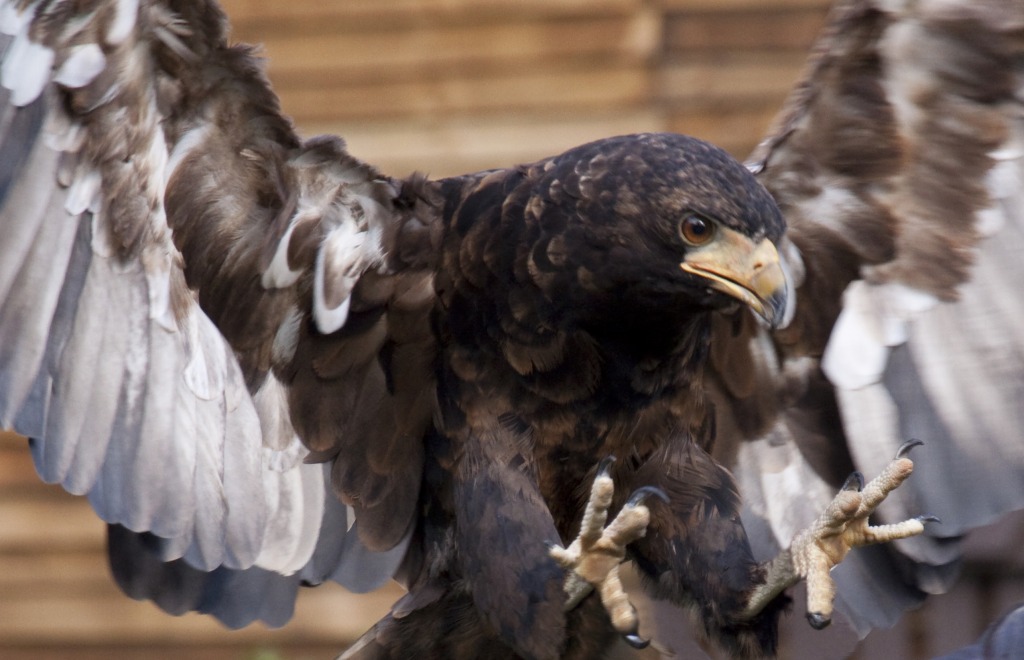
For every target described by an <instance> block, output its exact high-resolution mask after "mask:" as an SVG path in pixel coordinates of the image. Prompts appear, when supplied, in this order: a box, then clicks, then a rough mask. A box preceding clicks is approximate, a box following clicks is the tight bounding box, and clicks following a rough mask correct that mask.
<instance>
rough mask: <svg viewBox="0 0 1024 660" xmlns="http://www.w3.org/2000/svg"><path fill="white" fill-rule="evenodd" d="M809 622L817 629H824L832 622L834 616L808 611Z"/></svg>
mask: <svg viewBox="0 0 1024 660" xmlns="http://www.w3.org/2000/svg"><path fill="white" fill-rule="evenodd" d="M807 622H808V623H809V624H811V627H812V628H814V629H815V630H824V629H825V628H828V627H829V626H830V625H831V624H832V617H830V616H825V615H824V614H819V613H818V612H808V613H807Z"/></svg>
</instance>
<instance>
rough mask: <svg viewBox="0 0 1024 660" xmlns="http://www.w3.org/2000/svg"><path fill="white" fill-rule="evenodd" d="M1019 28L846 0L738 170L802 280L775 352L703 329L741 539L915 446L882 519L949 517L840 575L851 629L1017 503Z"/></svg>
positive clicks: (987, 17)
mask: <svg viewBox="0 0 1024 660" xmlns="http://www.w3.org/2000/svg"><path fill="white" fill-rule="evenodd" d="M1022 36H1024V8H1022V7H1021V6H1020V4H1019V3H1011V2H1005V1H1000V0H992V1H987V2H970V3H968V2H941V3H939V2H936V3H909V2H908V3H903V2H872V1H870V0H848V1H846V2H841V3H840V4H839V5H838V6H837V7H836V9H835V10H834V12H833V15H832V17H831V19H830V22H829V25H828V27H827V28H826V30H825V33H824V34H823V36H822V38H821V40H820V42H819V44H818V45H817V47H816V49H815V55H814V57H813V58H812V60H811V62H810V63H809V65H808V68H807V71H806V73H805V76H804V78H803V80H802V82H801V83H799V84H798V86H797V87H796V89H795V90H794V92H793V94H792V96H791V98H790V101H789V102H788V104H787V106H786V107H785V108H784V110H783V112H782V114H781V115H780V117H779V119H778V121H777V122H776V126H775V128H774V129H773V131H772V133H771V134H770V135H769V137H768V138H767V139H766V140H765V141H764V142H763V143H762V145H761V146H760V147H759V148H758V150H757V151H756V152H755V154H754V155H753V156H752V159H751V164H750V167H751V168H752V169H753V170H754V171H755V172H757V173H758V176H759V178H760V180H761V181H762V182H763V183H764V184H765V186H766V187H768V189H769V190H770V191H771V192H772V194H773V195H774V196H775V198H776V200H777V201H778V203H779V205H780V208H782V210H783V212H784V213H785V214H786V216H787V221H788V223H789V232H788V238H789V240H790V241H791V242H792V244H793V246H794V247H795V251H796V253H797V256H796V259H795V261H794V268H793V270H794V271H795V272H796V273H797V276H798V279H799V288H798V291H797V309H796V314H795V317H794V319H793V321H792V323H790V325H789V326H788V327H787V328H785V329H783V330H780V331H777V332H776V333H775V334H774V335H773V336H772V337H771V339H770V340H767V339H766V332H765V331H764V330H763V329H759V328H756V327H755V326H753V325H752V324H748V325H749V326H750V328H749V329H748V330H746V331H744V332H740V333H732V334H731V335H728V333H727V332H725V331H724V330H717V331H716V341H718V340H719V338H721V339H722V341H723V345H721V346H719V349H720V350H719V351H717V353H721V354H725V353H730V352H732V351H736V352H735V353H734V354H733V355H731V357H730V359H729V360H724V359H721V358H717V359H716V357H715V355H713V356H712V365H711V374H710V376H711V382H712V383H713V385H714V390H715V394H714V396H715V399H716V402H717V405H716V410H717V411H718V415H717V417H718V420H719V429H720V430H719V445H718V446H717V447H716V451H717V452H718V454H719V455H720V456H721V457H722V458H723V459H725V460H726V461H727V462H729V464H731V465H734V467H735V469H736V473H737V476H738V477H739V479H740V481H741V484H742V489H743V492H744V496H745V500H746V505H745V506H746V509H745V512H744V516H745V520H746V525H747V527H748V528H749V529H751V530H753V531H754V533H753V536H754V543H755V545H760V546H761V551H760V552H761V553H762V554H765V553H769V552H771V551H772V550H774V549H777V548H778V547H780V546H784V545H787V544H788V543H789V541H790V539H791V538H792V534H793V533H794V532H795V531H796V530H797V529H799V528H801V527H802V526H804V525H806V524H807V523H809V522H810V521H811V520H812V519H813V517H814V516H815V515H816V512H817V511H820V509H821V507H822V506H824V505H825V503H827V501H828V500H829V498H830V497H831V493H832V492H834V489H835V488H836V487H837V486H838V485H839V483H840V482H841V480H842V479H843V478H844V477H845V476H846V474H847V473H848V472H849V471H850V470H852V469H859V470H862V471H863V472H864V473H866V474H875V473H877V472H878V471H879V470H880V469H881V467H882V466H883V465H884V464H885V463H886V462H888V461H889V459H890V458H891V456H892V455H893V453H894V452H895V450H896V448H897V447H898V446H899V445H900V444H901V443H902V442H904V441H905V440H907V439H909V438H921V439H923V440H925V442H926V448H925V449H924V450H922V451H920V454H919V455H918V456H917V459H918V460H917V468H916V471H917V473H918V474H915V476H914V478H913V479H911V480H909V481H908V482H907V483H906V487H905V488H901V489H900V490H899V491H897V492H896V493H894V496H893V497H891V498H890V501H887V502H886V503H885V505H884V506H883V508H882V509H881V510H880V511H879V514H880V518H881V519H882V520H885V521H895V520H899V519H903V518H907V517H912V516H916V515H924V514H933V515H937V516H938V517H940V518H941V519H942V520H943V522H944V524H943V525H942V526H936V527H934V528H932V527H930V528H929V530H928V532H929V535H928V536H925V537H919V538H915V539H907V540H905V541H901V542H899V543H898V544H897V548H898V550H897V551H894V550H893V549H890V548H885V549H874V550H872V551H870V552H863V553H860V554H859V556H858V557H856V558H853V559H854V560H853V561H852V562H848V563H845V564H844V565H843V566H841V567H839V568H838V569H837V570H836V572H835V573H836V578H837V581H838V582H839V583H840V587H839V594H840V596H839V598H840V600H841V601H844V602H843V603H841V605H842V608H843V609H845V611H846V613H847V614H848V615H849V617H850V619H851V622H852V623H853V625H854V627H855V628H856V629H857V630H858V631H859V632H860V633H861V634H866V632H867V630H869V629H870V628H871V627H875V626H881V625H891V623H892V622H893V621H894V620H895V618H896V617H897V616H898V615H899V613H900V612H901V611H902V610H903V609H905V608H907V607H909V606H912V605H913V604H915V603H917V602H919V601H920V599H921V598H923V596H924V594H925V593H926V592H937V591H943V590H945V589H947V588H948V587H949V585H950V584H951V581H952V580H953V579H954V578H955V575H956V570H955V569H956V562H957V559H958V557H959V544H958V543H957V542H956V537H957V536H958V535H960V534H962V533H964V532H965V531H967V530H968V529H971V528H973V527H976V526H980V525H983V524H985V523H987V522H989V521H991V520H992V519H993V518H994V517H995V516H997V515H999V514H1001V513H1005V512H1008V511H1011V510H1014V509H1018V508H1020V507H1021V506H1024V486H1022V484H1024V445H1022V444H1021V443H1020V441H1019V439H1018V434H1017V429H1019V428H1020V427H1021V425H1022V424H1024V412H1022V409H1021V408H1020V405H1019V401H1020V400H1021V396H1022V394H1024V390H1022V387H1021V379H1022V376H1021V374H1024V351H1022V350H1021V338H1020V336H1019V335H1020V333H1019V330H1018V328H1019V320H1020V314H1021V309H1020V306H1021V302H1020V297H1019V296H1018V295H1017V294H1016V288H1015V285H1014V284H1012V283H1014V282H1017V281H1020V279H1021V277H1024V265H1022V263H1024V262H1022V259H1021V257H1022V256H1024V245H1022V244H1021V239H1020V214H1021V211H1020V209H1021V208H1024V207H1022V206H1021V203H1022V202H1024V199H1021V197H1020V195H1021V193H1020V191H1021V190H1024V170H1021V161H1020V160H1019V153H1020V150H1019V149H1018V148H1017V147H1016V144H1017V142H1018V139H1017V138H1016V137H1015V135H1016V132H1017V131H1020V130H1021V126H1022V124H1021V120H1022V113H1021V105H1020V103H1021V98H1022V96H1021V90H1022V89H1024V83H1022V78H1021V76H1020V72H1021V71H1022V70H1024V67H1022V52H1024V51H1022ZM997 159H1001V160H1002V164H1001V165H1000V166H999V167H998V168H995V169H993V165H994V163H996V162H997ZM1001 196H1008V197H1009V198H1008V199H1000V197H1001ZM723 325H729V324H723ZM732 325H733V326H734V325H735V323H733V324H732ZM727 335H728V337H729V338H726V337H727ZM825 374H827V378H826V377H825ZM751 377H754V378H755V379H756V380H757V381H758V384H759V387H757V388H753V390H752V391H753V392H754V393H756V394H752V393H747V392H751V388H750V387H749V383H746V380H747V379H749V378H751ZM743 383H746V386H745V387H741V386H739V385H738V384H743ZM775 404H779V405H778V406H776V405H775ZM830 411H831V412H830ZM730 417H737V418H738V419H739V421H738V422H731V423H730V422H729V421H728V419H729V418H730ZM723 422H724V423H723ZM743 439H745V440H746V442H740V440H743ZM855 554H857V553H855ZM908 557H909V558H910V559H912V560H913V561H914V562H915V563H914V564H907V562H906V558H908ZM908 566H913V568H912V570H908V568H907V567H908Z"/></svg>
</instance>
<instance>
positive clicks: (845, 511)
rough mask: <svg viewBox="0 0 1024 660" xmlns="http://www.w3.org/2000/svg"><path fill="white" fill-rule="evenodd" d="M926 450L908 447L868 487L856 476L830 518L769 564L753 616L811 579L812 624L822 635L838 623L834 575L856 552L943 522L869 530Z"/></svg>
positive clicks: (824, 516) (832, 506)
mask: <svg viewBox="0 0 1024 660" xmlns="http://www.w3.org/2000/svg"><path fill="white" fill-rule="evenodd" d="M920 444H923V443H922V442H921V441H919V440H911V441H910V442H907V443H904V444H903V445H902V446H901V447H900V448H899V450H898V451H897V452H896V457H895V458H893V460H892V461H891V462H890V463H889V464H888V465H887V466H886V467H885V469H883V470H882V472H881V474H879V475H878V476H877V477H875V478H874V479H872V480H871V481H870V482H868V484H867V485H865V484H864V477H863V476H861V474H860V473H859V472H855V473H854V474H853V475H851V476H850V478H849V479H847V480H846V484H844V486H843V488H842V490H840V491H839V493H838V494H837V495H836V496H835V498H834V499H833V500H832V502H831V503H830V504H829V505H828V507H827V508H826V509H825V512H824V513H822V514H821V516H819V517H818V519H817V520H816V521H814V523H813V524H812V525H811V526H810V527H808V528H807V529H806V530H804V531H802V532H800V533H798V534H797V535H796V536H795V537H793V542H792V544H791V545H790V547H789V549H788V550H785V551H784V552H782V553H781V554H779V556H778V557H776V558H775V559H774V560H772V561H771V562H770V563H769V564H768V577H767V580H766V582H765V584H764V585H763V586H762V587H761V588H760V589H759V590H758V591H757V592H755V593H754V595H753V597H752V598H751V601H750V603H749V604H748V606H747V610H746V612H747V614H748V615H749V616H753V615H754V614H757V613H758V612H759V611H761V609H762V608H763V607H764V606H765V605H766V604H767V603H768V602H769V601H770V600H771V599H772V598H774V597H775V596H776V595H777V594H778V593H780V592H781V591H783V590H784V589H786V588H787V587H789V586H791V585H793V584H795V583H796V582H798V581H799V580H801V579H806V580H807V620H808V621H809V622H810V624H811V625H812V626H813V627H814V628H817V629H819V630H820V629H821V628H824V627H826V626H827V625H828V624H830V623H831V622H832V606H833V601H834V600H835V595H836V589H835V583H834V582H833V581H832V576H831V575H830V574H829V572H830V571H831V570H832V569H833V568H834V567H835V566H837V565H838V564H839V563H840V562H841V561H843V559H844V558H845V557H846V555H847V553H849V552H850V550H851V549H852V548H857V547H860V546H864V545H871V544H874V543H886V542H888V541H894V540H896V539H903V538H907V537H910V536H917V535H918V534H920V533H922V532H923V531H924V524H925V523H926V522H938V518H935V517H934V516H922V517H918V518H912V519H910V520H905V521H903V522H901V523H896V524H893V525H879V526H873V525H869V524H868V517H869V516H870V515H871V514H872V513H873V512H874V511H875V509H876V508H877V507H878V505H879V504H881V503H882V501H883V500H885V498H886V496H888V494H889V493H891V492H892V491H894V490H896V489H897V488H898V487H899V486H900V484H902V483H903V482H904V481H905V480H906V479H907V477H909V476H910V473H911V472H913V471H914V462H913V461H911V460H910V458H909V457H908V454H909V453H910V450H911V449H913V448H914V447H916V446H918V445H920Z"/></svg>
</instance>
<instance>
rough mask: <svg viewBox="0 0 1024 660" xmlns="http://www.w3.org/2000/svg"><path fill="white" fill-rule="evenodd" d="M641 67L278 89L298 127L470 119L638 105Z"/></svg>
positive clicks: (644, 87) (643, 78)
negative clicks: (346, 122) (416, 118)
mask: <svg viewBox="0 0 1024 660" xmlns="http://www.w3.org/2000/svg"><path fill="white" fill-rule="evenodd" d="M649 88H650V85H649V82H648V77H647V74H646V72H645V71H644V70H643V69H642V68H639V67H627V66H618V65H609V66H607V67H605V68H603V69H589V68H588V69H576V68H561V69H554V70H548V71H545V72H543V73H532V72H530V71H529V70H524V71H522V72H516V73H512V74H502V75H496V76H489V77H480V78H473V79H467V78H458V77H451V78H442V79H433V80H431V79H425V80H422V81H416V82H405V83H397V84H396V83H390V84H373V85H355V84H351V85H340V86H335V85H322V86H314V85H304V86H302V87H297V88H296V87H293V86H291V85H283V86H281V87H280V88H279V92H280V94H281V100H282V106H283V107H284V110H285V112H287V113H288V114H289V115H291V116H292V117H294V118H295V120H296V121H298V122H299V123H305V122H313V121H324V120H327V119H336V120H339V121H341V120H345V119H364V118H374V117H396V116H408V115H409V114H410V113H412V114H413V115H417V116H467V115H484V114H493V113H496V112H501V113H505V114H510V113H514V112H523V111H530V110H534V109H536V108H537V107H538V103H537V98H543V99H544V104H543V108H544V110H545V111H548V112H557V111H560V110H562V111H564V110H566V109H588V110H589V109H591V108H595V107H601V108H605V109H611V108H615V107H622V106H638V105H641V104H642V103H643V102H645V101H646V100H647V98H648V95H649V91H648V90H649Z"/></svg>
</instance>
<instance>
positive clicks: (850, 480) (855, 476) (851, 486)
mask: <svg viewBox="0 0 1024 660" xmlns="http://www.w3.org/2000/svg"><path fill="white" fill-rule="evenodd" d="M839 490H853V491H857V492H860V491H862V490H864V475H863V474H861V473H860V472H854V473H852V474H851V475H850V476H848V477H847V478H846V481H844V482H843V487H842V488H840V489H839Z"/></svg>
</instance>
